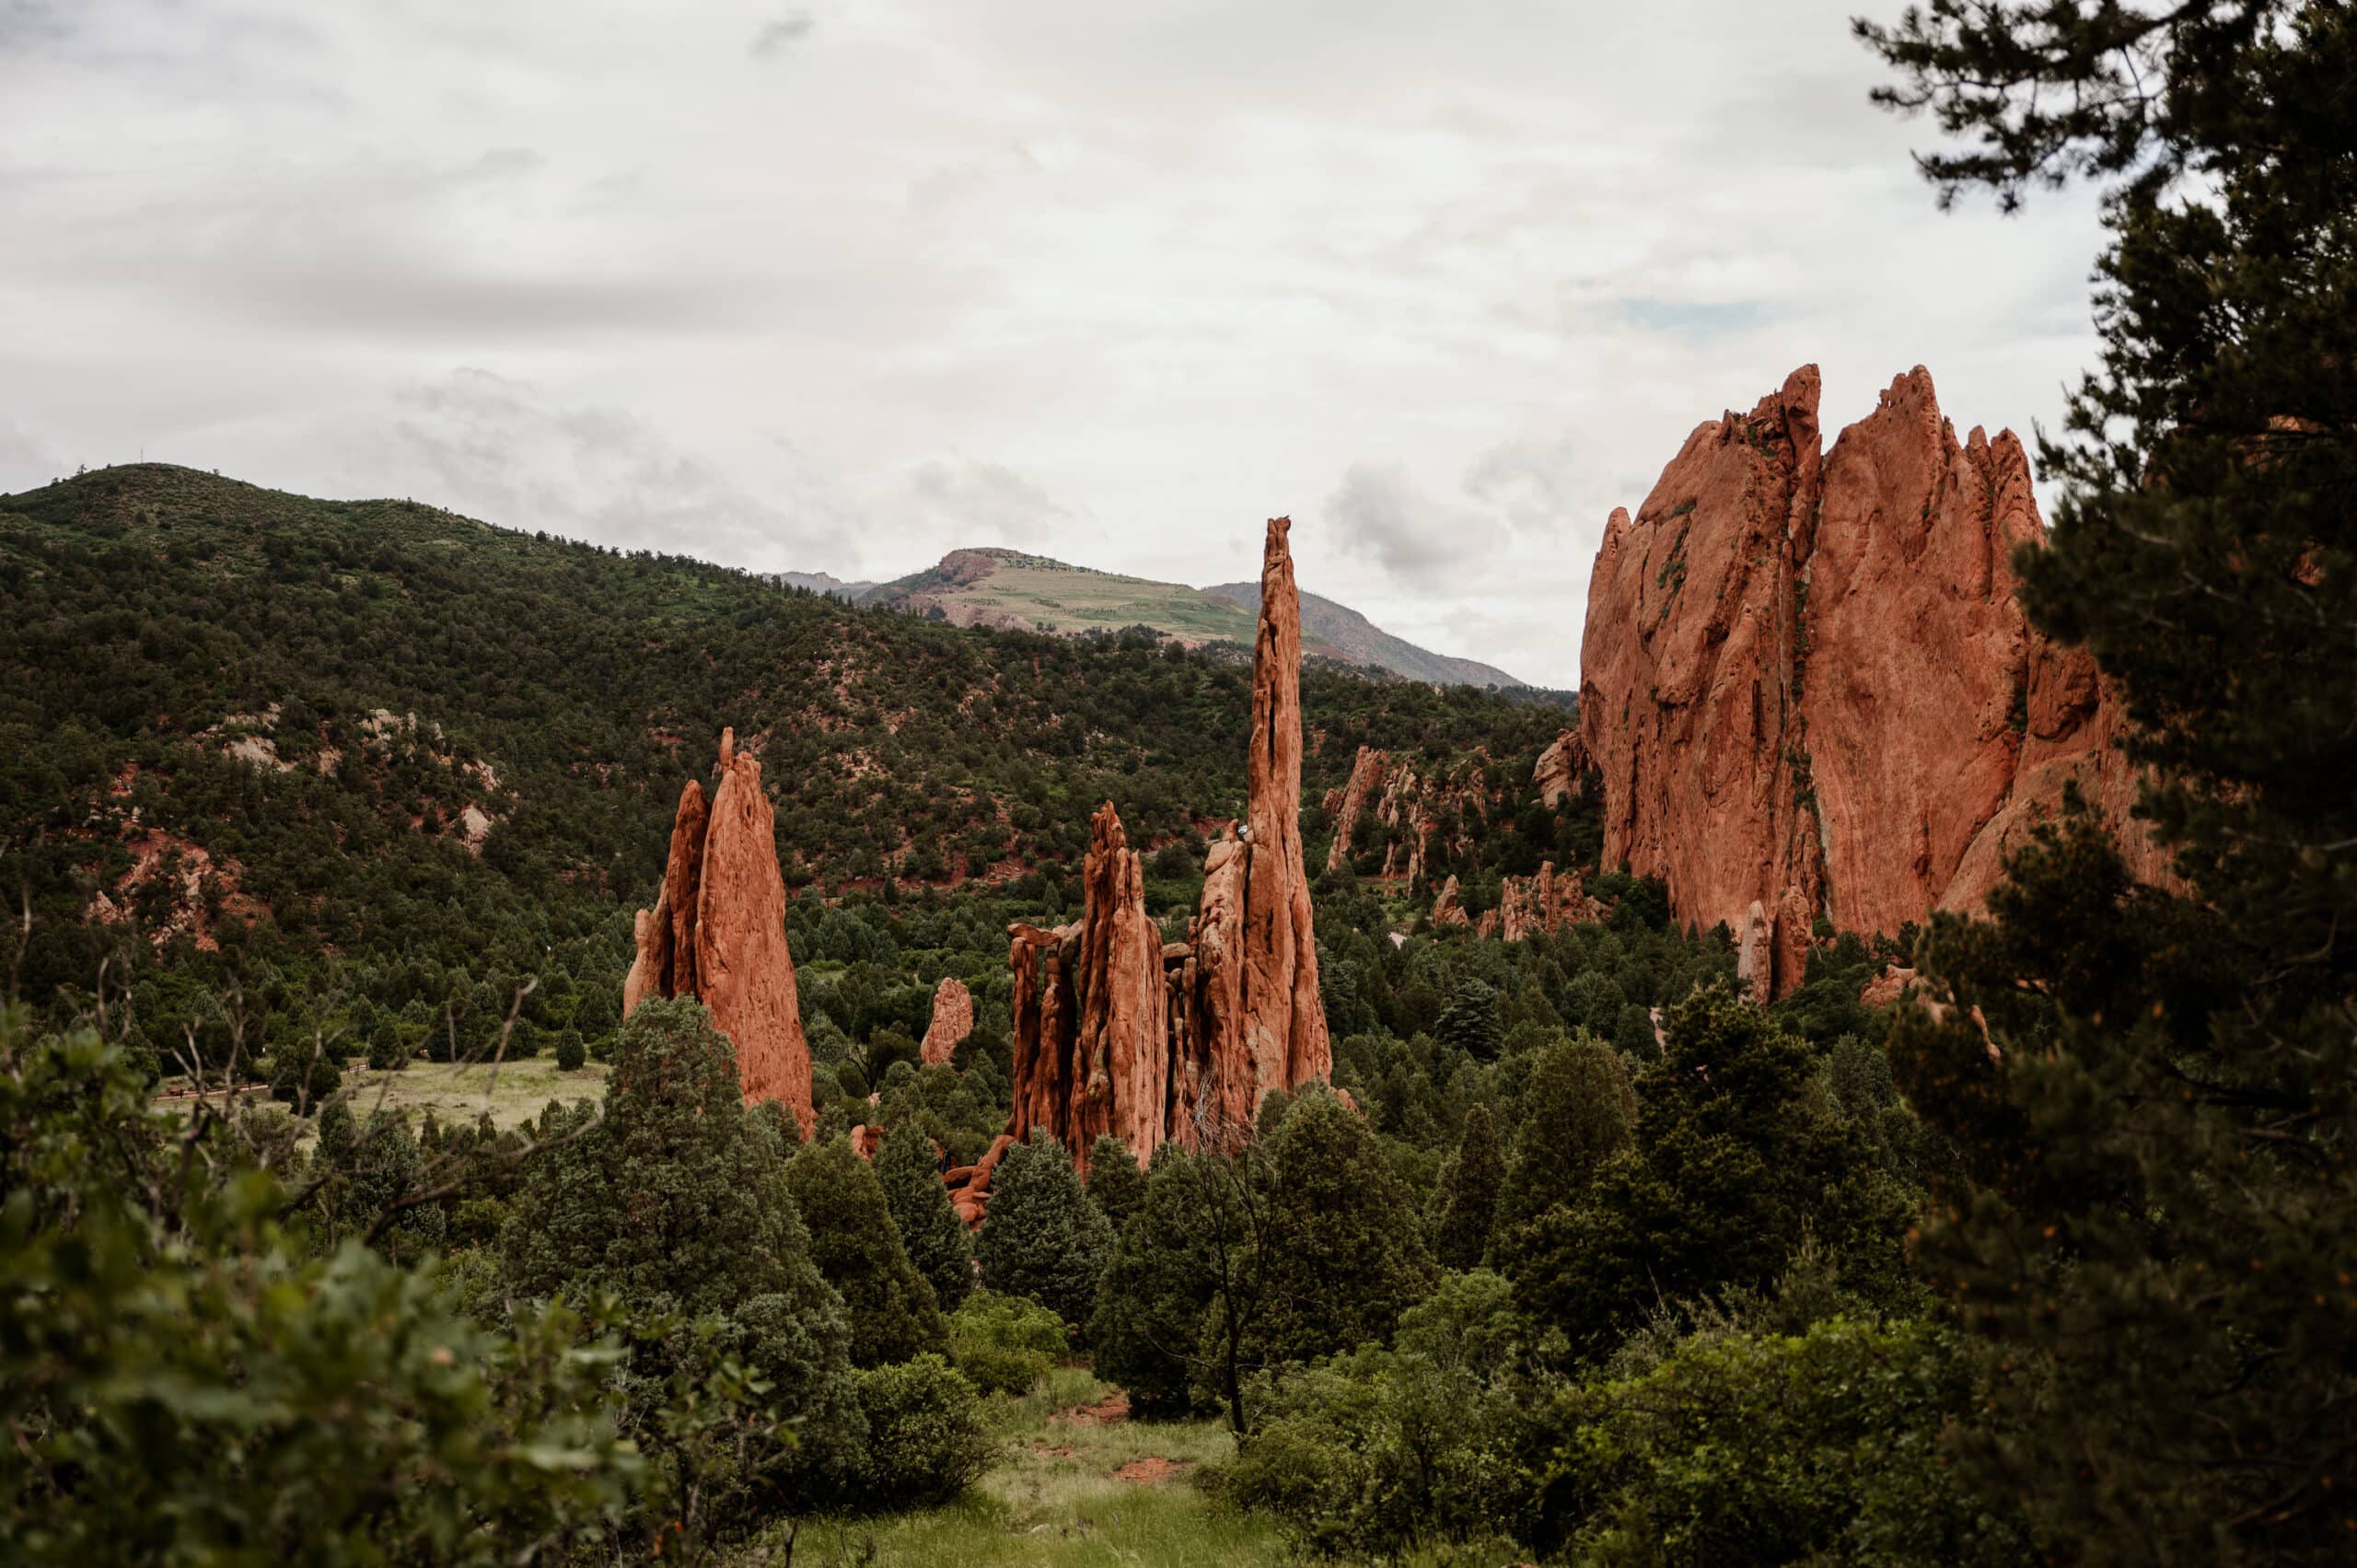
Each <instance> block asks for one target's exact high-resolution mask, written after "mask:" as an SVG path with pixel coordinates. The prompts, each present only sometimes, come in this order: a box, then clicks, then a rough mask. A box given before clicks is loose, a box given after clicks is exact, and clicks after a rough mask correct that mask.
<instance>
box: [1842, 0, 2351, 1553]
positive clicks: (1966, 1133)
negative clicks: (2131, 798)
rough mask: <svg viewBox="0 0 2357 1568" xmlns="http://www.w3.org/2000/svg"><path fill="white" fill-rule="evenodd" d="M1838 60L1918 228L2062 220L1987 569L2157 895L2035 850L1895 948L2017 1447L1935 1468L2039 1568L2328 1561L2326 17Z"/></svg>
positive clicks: (1963, 1257)
mask: <svg viewBox="0 0 2357 1568" xmlns="http://www.w3.org/2000/svg"><path fill="white" fill-rule="evenodd" d="M1863 30H1864V32H1865V33H1866V36H1867V38H1868V40H1869V41H1870V42H1871V43H1872V44H1873V45H1874V46H1875V48H1876V49H1877V50H1878V51H1879V52H1881V53H1882V54H1883V55H1884V56H1885V57H1886V58H1887V60H1888V61H1890V62H1891V63H1892V64H1894V65H1895V66H1896V67H1897V68H1898V72H1899V74H1900V75H1899V80H1898V85H1896V86H1895V87H1892V88H1890V89H1887V92H1886V94H1885V95H1884V96H1885V97H1886V98H1887V100H1888V101H1891V102H1893V103H1895V104H1898V105H1900V106H1902V107H1909V108H1928V109H1930V110H1933V113H1934V114H1935V115H1936V116H1937V119H1938V122H1939V123H1940V126H1941V128H1942V130H1944V131H1945V132H1947V133H1949V134H1951V135H1954V136H1956V137H1958V138H1961V139H1963V140H1964V141H1965V143H1966V145H1964V146H1963V147H1962V148H1960V149H1959V150H1952V151H1943V152H1939V153H1935V154H1933V155H1932V156H1930V157H1925V158H1924V159H1923V160H1922V164H1923V168H1924V169H1925V171H1926V172H1927V173H1928V174H1929V175H1930V176H1931V177H1932V178H1933V180H1935V181H1937V182H1938V184H1939V185H1940V188H1941V193H1942V195H1943V197H1944V198H1947V197H1952V196H1954V195H1955V194H1956V193H1957V192H1960V191H1963V190H1966V189H1968V188H1971V187H1974V186H1985V187H1988V188H1991V189H1992V190H1994V191H1995V192H1997V194H1998V196H1999V197H2000V199H2001V200H2002V201H2003V203H2006V204H2007V205H2009V206H2010V205H2012V204H2013V203H2015V202H2017V201H2018V200H2020V198H2021V196H2022V193H2023V192H2025V191H2026V190H2029V189H2031V188H2033V187H2035V186H2038V185H2039V184H2042V183H2060V182H2062V181H2063V180H2068V179H2070V178H2072V177H2080V178H2084V179H2087V180H2094V181H2096V182H2099V183H2100V184H2102V186H2103V187H2104V197H2103V200H2104V203H2105V208H2106V217H2107V226H2108V228H2109V231H2110V235H2111V244H2110V246H2109V249H2108V250H2107V251H2106V252H2105V254H2104V255H2103V256H2102V258H2101V259H2100V260H2099V261H2098V263H2097V275H2098V278H2099V288H2100V292H2099V293H2098V295H2097V296H2096V321H2097V326H2098V328H2099V330H2100V331H2101V333H2102V338H2103V349H2102V360H2101V364H2100V366H2099V367H2098V368H2096V370H2095V371H2094V372H2093V373H2091V374H2090V375H2089V376H2088V377H2086V378H2085V379H2084V381H2083V382H2082V384H2081V385H2080V387H2079V389H2078V390H2077V393H2076V395H2075V396H2074V398H2073V401H2072V405H2071V408H2070V411H2069V417H2068V421H2067V424H2066V430H2065V435H2064V438H2063V439H2062V440H2061V441H2060V442H2055V443H2049V444H2048V445H2047V447H2046V449H2045V451H2044V454H2043V467H2044V469H2045V472H2046V475H2047V477H2049V478H2059V479H2060V480H2061V482H2062V487H2063V494H2062V500H2061V505H2059V506H2058V507H2057V509H2056V513H2055V522H2054V530H2053V536H2052V539H2051V541H2050V545H2049V548H2048V549H2047V550H2045V551H2043V552H2024V555H2023V558H2022V559H2021V560H2020V561H2019V562H2018V563H2017V567H2018V569H2019V571H2020V572H2021V574H2022V575H2023V579H2024V588H2023V598H2024V600H2025V602H2026V604H2027V606H2028V608H2029V610H2030V613H2031V616H2032V618H2033V619H2034V620H2035V621H2037V622H2038V624H2039V625H2041V626H2042V627H2044V628H2045V629H2046V630H2048V631H2049V632H2050V633H2053V634H2055V635H2057V636H2059V637H2061V638H2062V639H2064V640H2066V641H2072V642H2084V645H2086V646H2087V647H2089V648H2090V649H2092V650H2093V652H2094V653H2095V655H2096V657H2097V659H2098V661H2099V662H2100V664H2101V666H2102V668H2103V670H2104V673H2105V675H2106V677H2107V678H2108V679H2109V680H2110V681H2111V682H2113V683H2114V685H2115V686H2116V688H2117V690H2118V691H2119V693H2120V694H2121V696H2122V697H2123V698H2124V700H2125V703H2126V705H2127V710H2128V714H2129V717H2130V719H2131V721H2132V726H2133V727H2132V728H2131V732H2130V734H2129V736H2128V738H2127V747H2128V751H2129V755H2130V756H2131V758H2132V759H2134V760H2136V761H2141V762H2144V763H2147V764H2150V765H2151V767H2152V768H2153V770H2154V784H2152V785H2151V786H2150V788H2149V789H2148V791H2147V795H2146V798H2145V802H2144V809H2145V810H2146V812H2147V813H2148V814H2149V816H2150V819H2151V820H2152V823H2153V826H2154V829H2155V830H2156V834H2157V836H2158V838H2159V839H2160V840H2161V842H2163V844H2164V845H2165V846H2166V847H2167V848H2168V849H2169V850H2170V851H2171V852H2173V854H2174V859H2175V865H2176V869H2177V873H2178V875H2179V876H2180V877H2182V878H2183V879H2184V883H2185V889H2186V891H2187V892H2188V894H2189V898H2188V899H2186V900H2177V899H2175V898H2172V897H2169V896H2168V895H2166V894H2165V893H2164V892H2162V891H2159V890H2156V889H2151V888H2139V887H2136V886H2134V885H2133V884H2132V883H2131V881H2130V879H2129V877H2128V876H2127V874H2126V868H2125V866H2124V865H2123V864H2122V863H2121V860H2120V858H2119V855H2118V854H2116V853H2114V852H2113V850H2112V849H2111V848H2110V847H2109V846H2108V845H2107V844H2106V843H2105V842H2103V836H2102V835H2101V834H2100V833H2099V832H2098V831H2096V830H2095V829H2094V828H2093V827H2092V826H2091V825H2088V824H2085V823H2068V824H2065V825H2064V826H2063V827H2062V828H2061V830H2059V831H2057V832H2055V833H2053V834H2051V835H2050V836H2049V838H2048V839H2047V840H2046V841H2044V842H2039V843H2037V844H2034V845H2032V846H2031V847H2030V848H2029V849H2028V850H2027V851H2026V853H2025V854H2024V855H2023V856H2022V857H2020V858H2019V859H2018V860H2017V861H2016V862H2015V863H2014V866H2013V868H2012V875H2013V878H2014V886H2013V888H2012V889H2001V891H2000V892H1999V893H1998V894H1997V895H1996V896H1994V897H1992V898H1991V914H1992V915H1993V916H1994V922H1993V923H1992V924H1991V925H1984V926H1974V927H1963V926H1960V925H1958V924H1956V923H1953V922H1941V923H1935V924H1934V927H1933V931H1932V932H1931V933H1930V934H1928V935H1926V936H1925V937H1924V938H1923V940H1922V942H1921V943H1919V945H1918V955H1917V956H1918V958H1919V961H1920V964H1921V966H1922V968H1923V969H1924V970H1926V972H1927V974H1929V975H1931V976H1932V977H1933V981H1934V983H1935V985H1936V986H1937V987H1938V988H1939V990H1940V993H1941V995H1942V997H1943V999H1945V1000H1953V1001H1955V1002H1956V1003H1958V1004H1962V1005H1963V1006H1959V1007H1957V1008H1956V1009H1955V1010H1954V1011H1952V1012H1950V1013H1949V1015H1948V1017H1947V1021H1946V1022H1945V1023H1944V1024H1943V1023H1938V1022H1934V1021H1933V1020H1932V1019H1930V1018H1929V1017H1928V1016H1924V1015H1922V1014H1917V1015H1914V1016H1910V1017H1903V1018H1901V1019H1900V1020H1899V1022H1898V1026H1897V1028H1896V1029H1895V1031H1894V1040H1893V1048H1892V1050H1893V1057H1894V1060H1895V1061H1896V1062H1897V1063H1898V1066H1899V1069H1900V1072H1899V1077H1900V1083H1901V1086H1903V1087H1904V1088H1905V1089H1906V1090H1907V1092H1908V1093H1909V1094H1910V1096H1911V1097H1912V1098H1914V1100H1915V1102H1916V1104H1917V1105H1918V1107H1919V1108H1921V1109H1922V1110H1923V1111H1924V1113H1925V1114H1926V1115H1927V1116H1930V1117H1933V1118H1934V1119H1936V1120H1937V1121H1938V1122H1939V1123H1940V1124H1941V1125H1942V1127H1943V1128H1944V1129H1945V1130H1946V1131H1947V1132H1949V1133H1950V1135H1951V1136H1952V1137H1953V1138H1954V1139H1955V1140H1956V1143H1957V1144H1959V1145H1960V1146H1961V1147H1963V1149H1964V1150H1965V1151H1966V1154H1967V1156H1968V1161H1969V1163H1970V1164H1971V1166H1972V1167H1973V1169H1974V1171H1975V1173H1976V1175H1978V1176H1979V1177H1980V1180H1981V1182H1982V1183H1983V1186H1982V1187H1981V1189H1980V1191H1978V1192H1977V1193H1974V1194H1971V1195H1969V1196H1967V1195H1965V1194H1962V1193H1959V1194H1957V1195H1956V1199H1955V1201H1954V1202H1953V1203H1952V1205H1951V1208H1950V1210H1949V1211H1945V1212H1943V1213H1942V1214H1938V1215H1937V1216H1935V1219H1934V1223H1933V1225H1931V1226H1930V1227H1929V1231H1928V1235H1927V1237H1926V1250H1927V1255H1928V1258H1929V1260H1930V1261H1931V1263H1932V1265H1933V1272H1934V1273H1935V1277H1936V1278H1937V1279H1938V1280H1939V1282H1940V1283H1941V1284H1942V1285H1943V1286H1944V1287H1945V1289H1946V1290H1948V1291H1949V1292H1951V1293H1952V1295H1953V1298H1954V1300H1955V1301H1956V1307H1957V1310H1958V1312H1959V1313H1960V1315H1961V1316H1962V1317H1963V1318H1964V1319H1965V1320H1966V1321H1967V1322H1968V1323H1969V1324H1970V1325H1971V1326H1972V1327H1973V1328H1974V1329H1976V1330H1979V1331H1980V1333H1981V1334H1982V1335H1984V1336H1985V1337H1986V1340H1987V1342H1988V1349H1989V1356H1990V1365H1991V1369H1992V1375H1993V1376H1995V1377H1996V1379H1997V1405H1998V1408H2000V1409H2002V1410H2008V1411H2012V1410H2022V1409H2030V1410H2034V1411H2036V1412H2037V1413H2036V1416H2035V1419H2032V1420H2028V1421H2026V1422H2024V1423H2020V1424H2019V1425H2018V1426H2016V1427H2013V1428H2010V1429H2004V1430H1991V1431H1988V1432H1985V1433H1982V1434H1976V1436H1975V1437H1974V1439H1973V1440H1972V1441H1971V1442H1969V1443H1968V1445H1967V1451H1968V1455H1969V1456H1970V1458H1972V1459H1973V1461H1974V1463H1975V1466H1976V1468H1977V1469H1978V1470H1979V1471H1980V1475H1981V1478H1982V1480H1983V1481H1984V1482H1985V1483H1986V1484H1987V1485H1989V1486H1991V1487H1992V1488H1996V1487H2002V1488H2004V1489H2006V1490H2008V1491H2010V1492H2011V1493H2013V1494H2014V1495H2015V1496H2019V1497H2021V1498H2023V1499H2025V1502H2026V1506H2027V1507H2028V1509H2029V1511H2030V1513H2031V1516H2032V1517H2033V1519H2034V1520H2035V1522H2036V1523H2037V1524H2038V1527H2039V1528H2040V1530H2041V1531H2042V1532H2043V1533H2044V1535H2045V1536H2046V1538H2047V1539H2048V1541H2049V1544H2050V1546H2051V1547H2052V1548H2053V1549H2054V1550H2055V1551H2057V1552H2058V1553H2064V1554H2078V1555H2083V1556H2087V1557H2101V1556H2122V1555H2125V1554H2126V1553H2127V1552H2129V1551H2133V1552H2134V1553H2136V1554H2137V1555H2139V1556H2141V1557H2142V1559H2143V1560H2146V1561H2161V1560H2167V1559H2171V1558H2183V1559H2186V1560H2190V1559H2193V1558H2195V1557H2200V1558H2203V1559H2205V1560H2225V1559H2234V1558H2241V1559H2246V1560H2256V1559H2261V1558H2273V1559H2278V1560H2293V1559H2306V1558H2323V1557H2328V1556H2339V1555H2343V1554H2345V1553H2346V1551H2348V1542H2349V1540H2350V1539H2351V1525H2350V1508H2349V1505H2348V1504H2347V1502H2346V1501H2345V1498H2346V1493H2347V1486H2348V1459H2349V1454H2350V1431H2351V1423H2350V1415H2349V1412H2350V1411H2351V1408H2352V1406H2357V1298H2352V1296H2351V1293H2350V1286H2349V1269H2350V1264H2349V1261H2348V1260H2350V1259H2351V1257H2357V1167H2352V1163H2351V1157H2350V1156H2351V1148H2352V1146H2357V1074H2352V1073H2351V1061H2352V1057H2357V1025H2352V1023H2351V1016H2352V1015H2351V1005H2350V998H2351V996H2352V995H2357V944H2352V943H2351V941H2350V940H2349V933H2350V932H2351V930H2353V929H2357V791H2352V790H2351V787H2350V781H2351V779H2352V778H2357V728H2352V726H2351V724H2350V722H2349V717H2350V715H2351V714H2352V713H2357V224H2352V222H2351V214H2352V213H2357V114H2352V113H2351V108H2350V98H2349V91H2350V89H2349V84H2350V83H2351V81H2352V80H2357V12H2352V11H2351V7H2349V6H2346V5H2318V4H2295V3H2289V0H2229V3H2223V4H2218V5H2211V6H2168V7H2146V6H2117V5H2113V6H2095V5H2061V4H2043V5H2037V6H2017V5H2003V4H2001V5H1992V6H1974V7H1969V8H1955V7H1947V6H1940V7H1934V8H1933V10H1932V11H1931V12H1929V13H1928V14H1914V13H1910V15H1909V17H1907V19H1906V20H1905V21H1904V22H1903V23H1902V24H1901V25H1900V26H1899V27H1898V28H1896V29H1874V28H1865V29H1863ZM1965 1006H1978V1007H1979V1008H1980V1010H1981V1016H1984V1017H1985V1018H1986V1019H1987V1020H1988V1025H1989V1034H1990V1040H1991V1042H1993V1043H1994V1045H1995V1046H1996V1051H1994V1052H1991V1051H1990V1050H1989V1049H1988V1047H1987V1045H1986V1044H1984V1043H1983V1042H1982V1041H1981V1040H1980V1037H1979V1033H1978V1031H1977V1030H1976V1029H1973V1028H1970V1027H1969V1026H1968V1024H1966V1022H1965V1021H1964V1007H1965ZM2033 1390H2034V1391H2035V1392H2034V1393H2033ZM2122 1543H2134V1544H2133V1545H2132V1547H2123V1545H2122Z"/></svg>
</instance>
